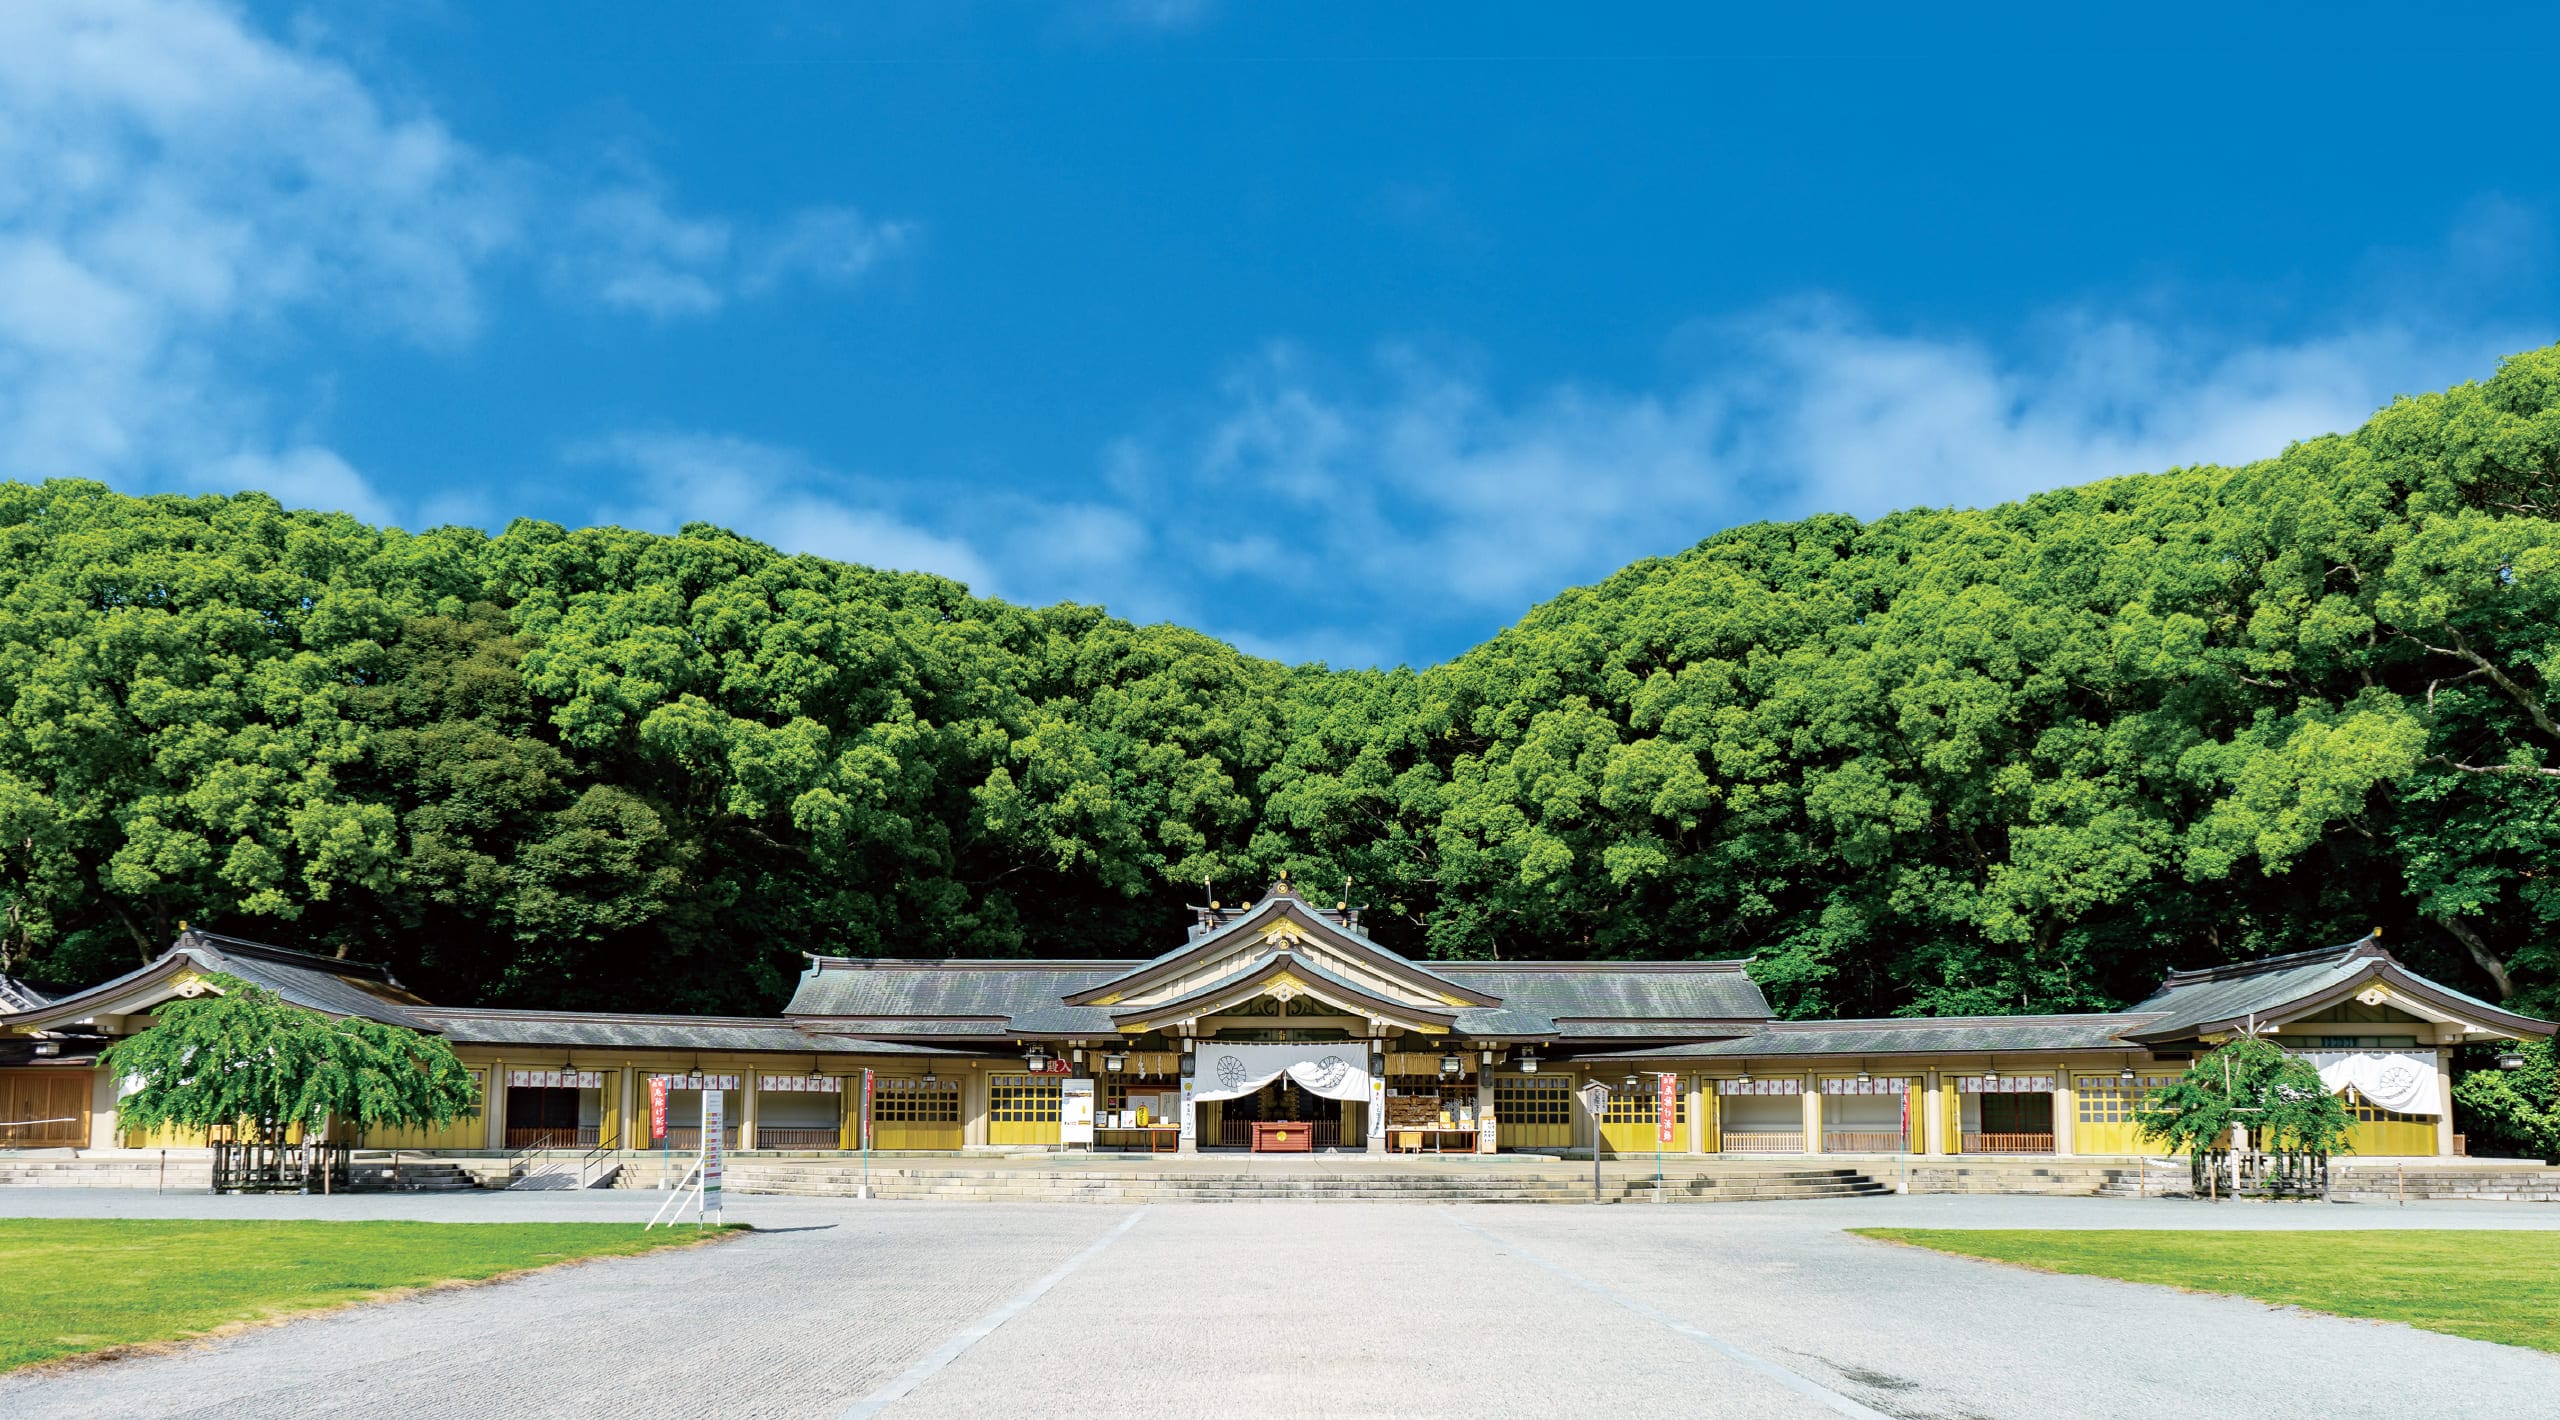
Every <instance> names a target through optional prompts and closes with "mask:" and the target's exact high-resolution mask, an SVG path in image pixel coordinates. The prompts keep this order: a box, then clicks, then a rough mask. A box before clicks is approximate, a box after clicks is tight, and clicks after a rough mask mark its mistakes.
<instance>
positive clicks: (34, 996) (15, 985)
mask: <svg viewBox="0 0 2560 1420" xmlns="http://www.w3.org/2000/svg"><path fill="white" fill-rule="evenodd" d="M51 1004H53V998H52V997H51V996H48V995H46V994H45V993H44V992H42V991H38V990H37V989H36V988H34V987H33V986H30V985H28V984H27V983H26V982H23V981H20V980H19V979H18V978H16V977H14V976H0V1016H6V1015H10V1014H12V1013H14V1012H18V1011H32V1010H34V1009H36V1008H37V1007H38V1006H49V1005H51Z"/></svg>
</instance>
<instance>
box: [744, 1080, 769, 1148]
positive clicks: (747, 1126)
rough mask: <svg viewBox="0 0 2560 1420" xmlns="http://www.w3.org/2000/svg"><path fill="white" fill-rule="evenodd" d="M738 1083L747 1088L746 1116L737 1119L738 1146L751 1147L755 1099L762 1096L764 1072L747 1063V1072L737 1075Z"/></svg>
mask: <svg viewBox="0 0 2560 1420" xmlns="http://www.w3.org/2000/svg"><path fill="white" fill-rule="evenodd" d="M738 1083H740V1084H742V1085H744V1086H746V1089H747V1109H746V1117H745V1118H743V1119H740V1120H739V1121H738V1147H739V1148H740V1149H741V1150H745V1149H752V1148H754V1147H755V1146H756V1101H758V1100H760V1099H762V1098H764V1073H763V1072H762V1071H761V1070H760V1069H758V1068H757V1067H756V1066H754V1065H749V1066H748V1067H747V1072H746V1073H745V1074H743V1075H740V1076H739V1077H738Z"/></svg>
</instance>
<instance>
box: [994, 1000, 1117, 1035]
mask: <svg viewBox="0 0 2560 1420" xmlns="http://www.w3.org/2000/svg"><path fill="white" fill-rule="evenodd" d="M1005 1029H1006V1030H1007V1031H1008V1032H1012V1033H1015V1034H1020V1035H1101V1036H1109V1035H1117V1034H1119V1033H1120V1023H1119V1022H1117V1021H1115V1020H1113V1019H1111V1008H1110V1007H1109V1006H1054V1005H1053V1006H1046V1007H1043V1008H1041V1009H1039V1010H1036V1011H1025V1012H1023V1013H1022V1014H1021V1015H1018V1016H1015V1017H1014V1018H1013V1019H1012V1020H1011V1021H1008V1022H1007V1023H1006V1024H1005Z"/></svg>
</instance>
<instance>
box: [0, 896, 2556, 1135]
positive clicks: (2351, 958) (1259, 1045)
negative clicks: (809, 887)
mask: <svg viewBox="0 0 2560 1420" xmlns="http://www.w3.org/2000/svg"><path fill="white" fill-rule="evenodd" d="M1744 965H1745V964H1744V963H1742V962H1739V961H1697V962H1653V961H1647V962H1598V961H1584V962H1539V961H1525V962H1523V961H1466V962H1457V961H1450V962H1427V963H1426V962H1420V961H1414V960H1411V959H1409V958H1406V957H1404V956H1401V955H1399V954H1397V953H1395V952H1393V951H1390V950H1388V949H1387V948H1385V947H1382V946H1380V945H1379V944H1378V943H1376V942H1375V941H1373V940H1371V939H1370V937H1369V936H1368V935H1367V934H1366V933H1365V932H1363V931H1362V930H1361V926H1360V914H1359V912H1358V911H1357V910H1355V909H1352V908H1349V907H1347V906H1334V907H1330V908H1328V907H1321V906H1318V905H1316V904H1314V903H1311V902H1309V901H1307V900H1305V898H1304V897H1302V896H1301V895H1300V894H1299V893H1298V892H1296V891H1295V890H1293V889H1292V887H1291V886H1290V885H1289V884H1288V882H1287V881H1286V880H1285V879H1284V880H1283V881H1282V882H1280V883H1277V884H1274V885H1273V886H1272V887H1271V888H1270V889H1269V890H1268V891H1267V892H1265V893H1264V894H1263V895H1262V897H1261V898H1260V899H1259V900H1258V901H1255V902H1252V903H1250V904H1246V905H1240V906H1225V905H1219V904H1214V903H1213V904H1210V905H1208V906H1205V907H1202V908H1200V909H1198V911H1197V915H1196V920H1195V921H1194V923H1193V924H1192V926H1191V928H1190V930H1189V932H1188V933H1187V935H1186V937H1185V939H1184V940H1183V941H1182V942H1180V943H1178V944H1175V945H1174V946H1172V948H1171V949H1170V950H1168V951H1166V952H1165V953H1164V954H1163V955H1161V956H1157V957H1154V958H1151V959H1149V960H1146V961H1039V960H1003V961H980V960H949V961H927V960H902V959H870V958H852V957H813V958H812V959H811V960H810V962H809V966H808V969H807V971H806V972H805V973H804V974H803V975H802V977H801V979H800V983H799V987H798V989H797V991H796V992H795V993H794V994H793V996H792V998H791V1002H790V1004H789V1005H788V1006H786V1007H785V1008H784V1009H783V1012H782V1014H781V1015H779V1016H776V1017H770V1018H748V1017H725V1016H672V1015H640V1014H625V1013H589V1012H567V1011H527V1010H486V1009H477V1008H459V1007H444V1006H437V1005H434V1004H432V1003H430V1002H428V1001H425V1000H422V999H420V998H419V997H418V996H416V995H415V994H414V993H412V992H410V991H408V990H407V989H405V988H404V987H402V986H401V985H400V983H399V982H398V981H396V980H395V979H393V977H392V975H391V974H390V973H389V972H388V971H386V970H383V969H381V968H379V967H372V966H366V965H363V964H360V963H355V962H349V961H343V960H338V959H335V958H330V957H323V956H315V955H310V954H306V953H302V952H296V951H290V950H286V949H284V948H280V947H274V946H268V945H264V944H261V943H256V942H248V941H242V940H239V939H236V938H231V937H225V936H219V935H215V934H212V933H207V932H202V931H188V932H185V933H183V934H182V935H181V936H180V937H179V938H178V939H177V941H176V942H175V943H174V944H173V945H172V946H171V947H170V948H169V950H168V951H167V952H165V953H163V954H162V955H161V956H160V957H159V958H158V959H156V960H154V961H153V962H151V963H150V964H149V965H147V966H144V967H142V968H141V969H139V970H137V971H134V972H131V973H129V974H127V975H124V976H121V977H117V978H116V979H114V980H112V981H107V982H104V983H101V984H99V985H96V986H92V987H89V988H88V989H86V990H82V991H78V992H74V993H72V994H70V995H66V996H63V997H61V998H59V999H45V998H44V997H42V996H40V995H37V994H35V993H33V992H28V991H23V990H18V989H16V988H15V986H14V984H13V983H9V982H7V981H5V979H0V992H5V993H7V994H0V1147H17V1148H42V1147H52V1146H70V1147H74V1148H80V1149H89V1150H109V1149H118V1148H168V1147H188V1146H191V1145H202V1144H203V1143H204V1142H205V1141H204V1140H203V1139H201V1138H188V1137H183V1136H168V1135H152V1134H144V1133H140V1132H136V1131H131V1130H126V1129H123V1128H121V1127H120V1126H119V1124H118V1122H117V1118H116V1102H117V1099H118V1095H119V1082H118V1081H117V1080H115V1079H113V1078H110V1077H109V1076H108V1075H107V1074H106V1073H105V1072H102V1071H100V1070H98V1069H97V1068H95V1061H96V1058H97V1056H98V1053H99V1052H100V1051H101V1050H103V1049H104V1048H105V1047H107V1046H108V1045H110V1044H112V1043H113V1042H114V1041H115V1040H116V1039H117V1038H118V1037H121V1036H125V1035H129V1034H131V1033H133V1032H135V1031H139V1030H141V1029H144V1028H145V1027H147V1026H149V1025H150V1024H151V1022H152V1020H153V1015H152V1013H153V1012H154V1011H155V1010H156V1009H158V1008H159V1007H160V1006H161V1005H162V1004H164V1003H166V1002H168V1001H170V1000H171V999H173V998H179V997H185V996H191V995H198V994H201V993H203V992H204V991H206V990H209V989H212V988H211V986H210V985H209V983H208V981H207V978H208V977H209V976H210V975H212V974H216V973H225V974H229V975H232V976H236V977H239V978H241V979H244V980H247V981H251V982H255V983H257V984H259V985H261V986H264V987H267V988H268V989H270V990H273V991H274V992H276V993H277V994H278V995H280V996H282V997H284V998H285V999H286V1000H289V1001H292V1002H295V1003H297V1004H299V1005H303V1006H307V1007H309V1008H311V1009H313V1010H317V1011H321V1012H325V1013H328V1014H331V1015H335V1016H364V1017H368V1018H371V1019H374V1020H379V1021H385V1022H388V1023H391V1024H394V1025H400V1026H408V1027H412V1028H415V1029H417V1030H421V1031H427V1032H432V1033H434V1034H438V1035H441V1036H443V1037H444V1038H445V1039H446V1040H448V1041H449V1042H450V1043H451V1044H452V1046H453V1048H454V1050H455V1053H456V1054H457V1055H458V1056H460V1058H461V1059H462V1061H463V1062H464V1064H465V1065H466V1066H468V1067H469V1068H470V1069H471V1071H472V1072H473V1074H474V1076H475V1077H476V1079H477V1080H478V1082H479V1084H480V1086H481V1090H482V1099H483V1101H484V1109H483V1111H482V1113H481V1114H479V1115H478V1116H476V1117H474V1118H471V1119H468V1120H465V1121H462V1122H460V1123H457V1124H454V1125H452V1126H450V1127H447V1128H444V1129H439V1130H433V1131H424V1132H417V1131H412V1132H407V1133H396V1134H379V1135H375V1136H372V1137H367V1138H364V1139H360V1140H353V1141H348V1142H353V1143H356V1144H358V1145H360V1146H364V1147H402V1148H408V1149H423V1150H446V1151H457V1152H485V1151H503V1150H517V1149H526V1148H537V1147H547V1148H556V1149H583V1150H597V1149H602V1150H634V1151H637V1150H648V1149H684V1150H690V1149H692V1148H694V1147H695V1145H696V1143H697V1142H698V1141H699V1130H700V1121H701V1118H702V1109H701V1102H702V1099H703V1094H704V1092H705V1091H715V1090H716V1091H719V1092H720V1094H721V1105H722V1108H721V1111H720V1113H721V1116H722V1119H723V1121H724V1128H725V1135H726V1142H727V1143H728V1144H729V1145H730V1146H731V1147H733V1148H736V1149H741V1150H749V1151H790V1152H802V1151H809V1152H823V1151H836V1150H850V1149H855V1148H859V1147H861V1146H862V1145H863V1144H864V1142H865V1141H864V1140H863V1138H862V1120H863V1111H862V1108H861V1097H862V1087H863V1081H864V1080H865V1078H866V1072H867V1078H868V1079H869V1081H870V1086H871V1100H872V1104H871V1108H870V1111H869V1118H870V1125H871V1128H870V1137H869V1140H868V1144H869V1147H870V1148H872V1149H874V1150H884V1151H925V1152H943V1153H961V1152H980V1151H1013V1150H1049V1149H1077V1150H1083V1149H1093V1150H1117V1151H1133V1152H1159V1153H1194V1152H1200V1151H1210V1150H1253V1149H1259V1150H1266V1151H1268V1150H1285V1151H1291V1152H1296V1151H1305V1150H1316V1151H1327V1150H1344V1151H1358V1152H1370V1153H1383V1152H1402V1151H1426V1152H1439V1153H1486V1154H1490V1153H1496V1152H1501V1153H1518V1154H1565V1153H1573V1154H1578V1155H1581V1156H1584V1157H1588V1156H1589V1151H1591V1150H1593V1149H1595V1148H1596V1149H1597V1150H1598V1151H1599V1152H1600V1154H1601V1155H1602V1156H1604V1157H1605V1156H1633V1155H1639V1154H1652V1153H1655V1152H1656V1151H1657V1150H1659V1151H1661V1152H1664V1153H1669V1154H1716V1153H1725V1154H1782V1155H1822V1154H1836V1155H1861V1156H1870V1157H1872V1156H1876V1155H1904V1154H1908V1155H1918V1156H1949V1155H2052V1156H2099V1157H2104V1156H2129V1155H2134V1154H2138V1153H2140V1152H2142V1143H2141V1140H2140V1139H2139V1138H2138V1136H2137V1134H2136V1132H2135V1128H2134V1123H2133V1112H2134V1110H2135V1109H2136V1108H2137V1107H2138V1106H2139V1104H2140V1103H2141V1101H2142V1099H2143V1097H2144V1096H2145V1094H2146V1093H2147V1092H2148V1091H2150V1090H2153V1089H2155V1088H2157V1087H2159V1086H2161V1085H2163V1084H2165V1083H2167V1082H2168V1081H2169V1080H2171V1079H2173V1078H2175V1077H2176V1076H2177V1075H2178V1074H2179V1073H2180V1072H2181V1071H2183V1070H2184V1069H2185V1068H2186V1065H2187V1063H2188V1061H2190V1060H2191V1059H2192V1058H2194V1056H2195V1055H2196V1054H2197V1053H2199V1052H2201V1051H2206V1050H2210V1049H2211V1048H2213V1046H2214V1045H2215V1044H2217V1043H2218V1042H2221V1041H2224V1040H2228V1039H2230V1038H2231V1037H2232V1036H2233V1035H2234V1034H2235V1033H2239V1032H2244V1031H2254V1032H2256V1033H2258V1034H2260V1035H2262V1036H2264V1037H2265V1038H2267V1039H2269V1040H2272V1041H2275V1042H2277V1043H2280V1044H2281V1045H2283V1046H2284V1047H2285V1048H2287V1049H2289V1050H2292V1051H2295V1052H2297V1053H2300V1054H2302V1055H2304V1056H2306V1057H2308V1058H2309V1059H2311V1060H2312V1061H2313V1062H2314V1063H2316V1064H2317V1065H2318V1066H2319V1068H2320V1070H2321V1074H2322V1078H2323V1079H2324V1080H2325V1081H2327V1082H2328V1083H2329V1084H2330V1086H2331V1088H2333V1089H2335V1090H2337V1091H2338V1092H2339V1093H2340V1094H2341V1095H2342V1096H2343V1097H2344V1098H2345V1100H2346V1102H2347V1104H2348V1107H2349V1109H2350V1110H2351V1111H2352V1112H2353V1114H2354V1117H2355V1119H2356V1129H2355V1136H2354V1142H2353V1149H2354V1151H2355V1152H2357V1153H2358V1154H2361V1155H2367V1156H2374V1155H2380V1156H2429V1155H2448V1154H2453V1153H2456V1152H2458V1143H2457V1138H2456V1136H2455V1134H2454V1132H2453V1120H2452V1113H2451V1104H2452V1075H2451V1068H2452V1052H2453V1050H2454V1048H2455V1047H2457V1046H2463V1045H2480V1044H2493V1043H2498V1042H2511V1041H2515V1040H2518V1039H2520V1038H2523V1037H2527V1036H2537V1037H2538V1036H2548V1035H2550V1034H2551V1033H2552V1031H2553V1029H2554V1027H2553V1026H2552V1024H2551V1023H2549V1022H2546V1021H2540V1020H2535V1019H2532V1018H2530V1017H2526V1016H2521V1015H2517V1014H2515V1013H2513V1012H2510V1011H2506V1010H2503V1009H2501V1008H2499V1007H2497V1006H2494V1005H2491V1004H2489V1003H2488V1002H2485V1001H2481V1000H2478V999H2475V998H2473V997H2470V996H2467V995H2464V994H2463V993H2461V992H2458V991H2455V990H2452V989H2451V988H2449V987H2446V986H2443V985H2441V984H2439V983H2437V982H2434V981H2431V980H2428V979H2427V978H2425V977H2422V976H2419V975H2417V974H2416V973H2414V972H2412V971H2410V970H2408V969H2407V968H2406V967H2404V966H2402V965H2401V964H2400V963H2399V962H2398V961H2397V960H2395V959H2394V958H2393V957H2392V955H2391V954H2390V953H2389V952H2388V951H2386V950H2384V949H2383V947H2382V945H2381V943H2380V942H2379V941H2378V940H2376V939H2374V938H2372V937H2367V938H2365V939H2363V940H2360V941H2355V942H2350V943H2347V944H2346V945H2344V946H2337V947H2327V948H2322V949H2319V950H2315V951H2305V952H2297V953H2293V954H2291V955H2287V956H2278V957H2270V958H2266V959H2262V960H2259V961H2254V962H2248V963H2245V964H2241V965H2234V966H2224V967H2215V968H2211V969H2208V970H2200V971H2181V972H2175V973H2172V974H2171V975H2170V976H2169V977H2168V978H2167V979H2166V980H2164V981H2162V982H2161V983H2160V985H2159V988H2158V989H2157V990H2155V991H2154V992H2152V993H2151V995H2150V996H2149V997H2148V998H2147V999H2145V1000H2143V1001H2142V1002H2141V1003H2140V1004H2138V1005H2136V1006H2134V1007H2132V1008H2131V1009H2128V1010H2124V1011H2118V1012H2108V1013H2103V1014H2086V1015H2049V1016H1985V1017H1964V1018H1933V1019H1912V1018H1894V1019H1887V1020H1824V1021H1781V1020H1776V1019H1774V1018H1773V1017H1772V1016H1771V1013H1770V1009H1769V1003H1768V1000H1767V998H1766V997H1765V996H1763V995H1762V994H1761V991H1760V988H1759V987H1758V986H1757V985H1756V984H1754V983H1753V981H1752V980H1751V978H1750V977H1749V976H1748V975H1747V974H1746V973H1745V971H1744ZM1592 1083H1597V1084H1600V1085H1604V1086H1606V1087H1607V1097H1606V1099H1605V1101H1604V1102H1601V1103H1599V1104H1598V1106H1597V1108H1596V1109H1595V1108H1593V1107H1592V1106H1591V1105H1590V1104H1589V1103H1587V1102H1586V1100H1585V1097H1584V1095H1583V1094H1582V1090H1581V1087H1583V1086H1586V1085H1589V1084H1592ZM658 1094H662V1095H663V1099H664V1119H665V1124H664V1128H663V1130H660V1129H658V1128H656V1127H654V1121H653V1113H652V1111H651V1109H650V1107H649V1103H648V1102H649V1100H650V1099H651V1097H652V1096H653V1095H658ZM1595 1097H1596V1095H1595ZM1666 1114H1667V1115H1668V1117H1669V1118H1668V1123H1667V1124H1666V1123H1665V1122H1664V1116H1665V1115H1666Z"/></svg>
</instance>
